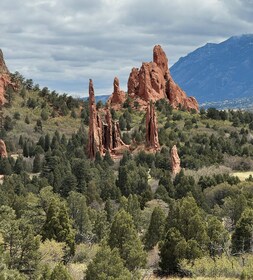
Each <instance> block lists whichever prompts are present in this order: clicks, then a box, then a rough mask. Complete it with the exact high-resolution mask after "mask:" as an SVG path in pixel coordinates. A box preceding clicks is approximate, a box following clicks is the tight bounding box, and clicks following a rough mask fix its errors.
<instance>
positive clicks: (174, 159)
mask: <svg viewBox="0 0 253 280" xmlns="http://www.w3.org/2000/svg"><path fill="white" fill-rule="evenodd" d="M170 158H171V169H172V174H173V175H176V174H178V173H179V172H180V170H181V167H180V158H179V155H178V153H177V147H176V145H174V146H173V147H172V149H171V151H170Z"/></svg>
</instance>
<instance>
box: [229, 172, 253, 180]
mask: <svg viewBox="0 0 253 280" xmlns="http://www.w3.org/2000/svg"><path fill="white" fill-rule="evenodd" d="M250 175H252V176H253V171H247V172H234V173H233V176H237V177H238V178H239V179H240V180H241V181H245V180H246V179H247V178H249V176H250Z"/></svg>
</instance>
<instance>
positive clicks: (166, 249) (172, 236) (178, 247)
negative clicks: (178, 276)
mask: <svg viewBox="0 0 253 280" xmlns="http://www.w3.org/2000/svg"><path fill="white" fill-rule="evenodd" d="M186 246H187V244H186V241H185V239H184V238H183V237H182V235H181V234H180V232H179V231H178V230H177V229H176V228H170V229H169V230H168V232H167V234H166V237H165V240H164V241H163V242H162V243H161V244H160V254H159V255H160V263H159V266H160V268H161V270H162V271H163V272H165V273H166V274H174V273H176V272H178V271H179V270H180V264H179V263H180V260H182V259H183V258H184V256H185V248H186Z"/></svg>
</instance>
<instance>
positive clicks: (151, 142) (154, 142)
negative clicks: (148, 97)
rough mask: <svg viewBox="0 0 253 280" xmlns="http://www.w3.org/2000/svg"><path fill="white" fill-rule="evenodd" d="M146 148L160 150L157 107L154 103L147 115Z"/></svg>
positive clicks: (148, 108) (151, 103) (148, 109)
mask: <svg viewBox="0 0 253 280" xmlns="http://www.w3.org/2000/svg"><path fill="white" fill-rule="evenodd" d="M146 146H147V148H148V149H152V150H155V151H157V150H159V149H160V145H159V140H158V128H157V119H156V113H155V106H154V103H153V102H152V101H151V102H150V105H149V106H148V107H147V113H146Z"/></svg>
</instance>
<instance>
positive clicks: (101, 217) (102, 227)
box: [93, 210, 109, 242]
mask: <svg viewBox="0 0 253 280" xmlns="http://www.w3.org/2000/svg"><path fill="white" fill-rule="evenodd" d="M106 214H107V213H106V212H105V211H104V210H102V211H98V212H97V216H96V220H95V224H94V227H93V233H94V234H95V240H96V242H100V241H102V240H103V239H105V238H106V237H107V236H108V232H109V223H108V222H107V215H106Z"/></svg>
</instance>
